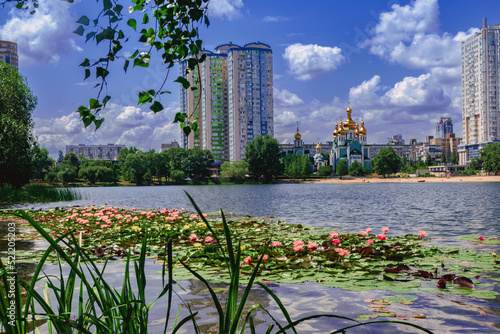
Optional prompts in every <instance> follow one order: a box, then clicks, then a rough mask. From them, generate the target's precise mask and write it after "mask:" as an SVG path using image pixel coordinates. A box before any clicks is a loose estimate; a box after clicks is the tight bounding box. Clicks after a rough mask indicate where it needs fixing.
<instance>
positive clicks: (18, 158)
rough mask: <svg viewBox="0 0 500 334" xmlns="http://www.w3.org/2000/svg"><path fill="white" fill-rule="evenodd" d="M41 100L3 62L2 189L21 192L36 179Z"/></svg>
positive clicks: (0, 82) (0, 76)
mask: <svg viewBox="0 0 500 334" xmlns="http://www.w3.org/2000/svg"><path fill="white" fill-rule="evenodd" d="M36 104H37V99H36V97H35V96H34V95H33V93H32V92H31V90H30V89H29V88H28V86H27V83H26V80H25V79H24V78H23V77H22V76H21V75H20V74H19V72H18V71H17V70H16V69H15V68H13V67H12V66H10V65H8V64H6V63H3V62H0V185H7V184H8V185H11V186H13V187H15V188H19V187H21V186H22V185H24V184H26V183H28V181H29V179H30V178H31V176H32V164H33V162H32V154H31V153H32V152H31V147H32V146H34V144H35V138H34V137H33V134H32V129H33V120H32V116H31V113H32V111H33V109H35V106H36Z"/></svg>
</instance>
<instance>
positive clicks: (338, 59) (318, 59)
mask: <svg viewBox="0 0 500 334" xmlns="http://www.w3.org/2000/svg"><path fill="white" fill-rule="evenodd" d="M283 58H284V59H285V60H286V61H287V63H288V68H289V70H290V72H291V73H292V74H293V75H294V76H296V78H297V79H298V80H303V81H307V80H310V79H312V78H313V77H315V76H318V75H321V74H323V73H327V72H332V71H334V70H336V69H337V68H338V67H339V66H340V65H342V64H343V63H344V62H345V58H344V56H343V55H342V50H341V49H340V48H339V47H333V48H331V47H327V46H319V45H316V44H308V45H303V44H300V43H297V44H292V45H290V46H289V47H287V48H286V49H285V54H284V55H283Z"/></svg>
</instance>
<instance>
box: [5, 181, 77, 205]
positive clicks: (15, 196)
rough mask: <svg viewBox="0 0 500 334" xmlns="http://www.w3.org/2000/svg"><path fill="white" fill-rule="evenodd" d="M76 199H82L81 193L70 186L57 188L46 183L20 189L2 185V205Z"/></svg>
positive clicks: (29, 185)
mask: <svg viewBox="0 0 500 334" xmlns="http://www.w3.org/2000/svg"><path fill="white" fill-rule="evenodd" d="M75 199H81V195H80V194H79V193H78V192H76V191H75V190H73V189H70V188H56V187H53V186H50V185H45V184H28V185H25V186H24V187H22V188H20V189H15V188H13V187H11V186H9V185H6V186H3V187H0V205H8V204H18V203H43V202H62V201H72V200H75Z"/></svg>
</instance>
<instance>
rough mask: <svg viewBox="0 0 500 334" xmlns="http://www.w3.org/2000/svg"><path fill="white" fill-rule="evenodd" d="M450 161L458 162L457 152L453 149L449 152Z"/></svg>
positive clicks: (456, 163)
mask: <svg viewBox="0 0 500 334" xmlns="http://www.w3.org/2000/svg"><path fill="white" fill-rule="evenodd" d="M451 163H452V164H454V165H458V163H459V157H458V152H457V151H453V152H451Z"/></svg>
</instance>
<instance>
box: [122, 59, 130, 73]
mask: <svg viewBox="0 0 500 334" xmlns="http://www.w3.org/2000/svg"><path fill="white" fill-rule="evenodd" d="M129 63H130V61H129V60H128V59H127V60H125V63H124V64H123V70H124V71H125V73H126V72H127V69H128V65H129Z"/></svg>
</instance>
